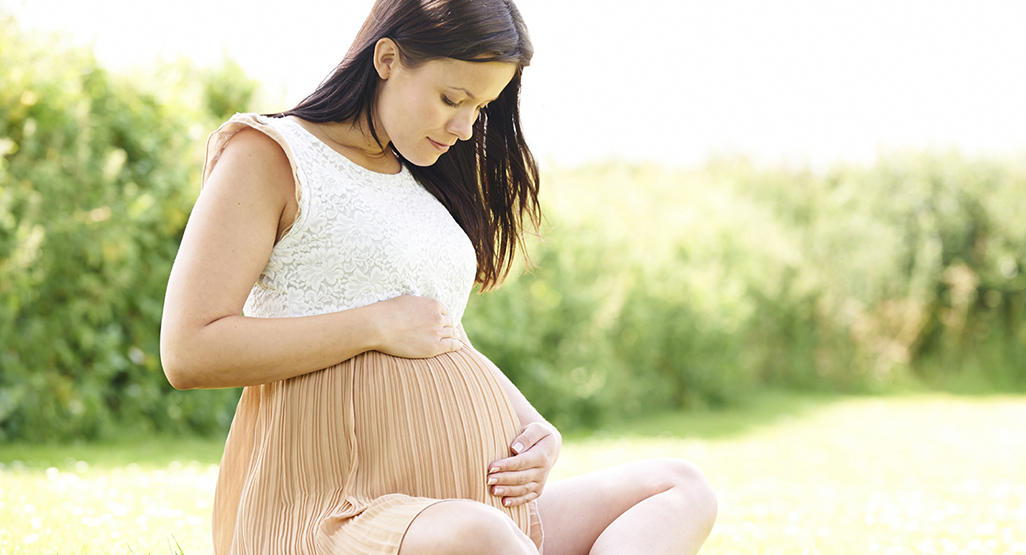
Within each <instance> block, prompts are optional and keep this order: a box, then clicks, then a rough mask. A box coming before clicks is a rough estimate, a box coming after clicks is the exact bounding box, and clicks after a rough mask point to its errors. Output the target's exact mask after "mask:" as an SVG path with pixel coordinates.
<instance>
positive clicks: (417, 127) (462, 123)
mask: <svg viewBox="0 0 1026 555" xmlns="http://www.w3.org/2000/svg"><path fill="white" fill-rule="evenodd" d="M384 40H387V39H384ZM375 58H376V60H375V61H376V62H377V61H378V58H377V56H376V57H375ZM387 61H388V60H387V59H386V62H387ZM375 65H376V66H377V68H378V75H379V76H380V77H381V79H382V81H381V82H380V83H379V86H378V97H377V102H376V104H375V105H376V112H377V114H376V116H377V122H378V123H377V125H378V126H379V128H378V133H379V134H381V135H383V136H382V137H381V138H382V140H385V139H387V140H390V141H391V142H392V144H393V145H395V148H396V150H398V151H399V152H400V153H401V154H402V155H403V157H404V158H406V159H407V160H409V161H410V162H411V163H413V164H416V165H418V166H430V165H432V164H434V163H435V162H436V161H438V157H439V156H441V155H442V154H444V153H445V152H446V151H447V150H448V149H449V147H450V146H452V145H453V144H455V143H456V141H457V140H463V141H466V140H468V139H470V137H471V134H472V132H473V128H474V122H475V121H477V116H478V113H479V112H480V110H481V108H482V107H484V106H485V105H486V104H488V103H489V102H491V101H492V100H494V99H495V98H496V97H498V96H499V93H501V92H502V90H503V89H505V88H506V85H507V84H509V82H510V80H511V79H513V74H514V73H515V71H516V64H512V63H506V62H465V61H462V60H455V59H452V58H441V59H435V60H429V61H427V62H424V63H423V64H421V65H420V66H418V67H416V68H409V67H404V66H403V65H402V64H401V63H399V61H398V58H397V57H393V58H392V59H391V63H388V64H386V65H385V66H384V69H383V68H382V64H378V63H376V64H375ZM382 132H383V133H382Z"/></svg>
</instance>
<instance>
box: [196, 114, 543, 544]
mask: <svg viewBox="0 0 1026 555" xmlns="http://www.w3.org/2000/svg"><path fill="white" fill-rule="evenodd" d="M246 127H253V128H255V129H258V130H260V131H262V132H263V133H265V134H267V135H268V136H270V137H271V138H273V139H274V140H275V141H277V142H278V144H280V145H281V146H282V148H283V149H284V151H285V153H286V155H287V157H288V159H289V162H290V163H291V164H292V170H293V176H294V177H295V180H296V184H297V190H296V195H297V201H298V203H299V214H298V216H297V218H296V221H295V224H294V225H293V226H292V228H291V229H290V230H289V231H288V232H287V233H286V234H285V235H284V236H283V237H282V238H281V240H280V241H279V242H278V243H277V244H276V245H275V246H274V248H273V250H272V252H271V255H270V259H269V261H268V263H267V266H266V268H265V269H264V271H263V272H262V273H261V275H260V277H259V279H258V281H257V283H256V284H255V285H254V286H253V289H252V291H251V292H250V295H249V297H248V299H247V300H246V304H245V308H244V311H243V313H244V314H245V315H246V316H252V317H263V318H268V317H292V316H306V315H312V314H323V313H328V312H334V311H340V310H346V309H349V308H355V307H358V306H363V305H367V304H371V303H375V302H378V301H382V300H385V299H389V298H392V297H396V296H399V295H403V294H413V295H423V296H429V297H432V298H435V299H437V300H438V301H439V302H441V303H443V304H444V305H445V306H446V307H447V308H448V310H449V314H450V315H451V316H452V317H453V318H454V321H456V322H459V321H460V319H461V318H462V315H463V311H464V308H465V307H466V302H467V299H468V298H469V295H470V292H471V288H472V286H473V282H474V276H475V273H476V257H475V254H474V249H473V245H472V244H471V242H470V239H469V238H468V237H467V235H466V234H465V233H464V232H463V230H462V228H461V227H460V226H459V225H458V224H457V223H456V221H455V220H453V218H452V217H451V215H450V214H449V212H448V211H447V210H446V209H445V207H444V206H442V204H441V203H440V202H438V200H437V199H436V198H435V197H434V196H433V195H431V194H430V193H429V192H428V191H427V190H425V189H424V188H423V187H421V186H420V185H419V184H418V183H417V181H416V180H414V178H413V176H412V174H411V173H410V172H409V170H408V169H407V168H405V167H404V168H403V169H402V171H401V172H400V173H398V174H395V175H389V174H382V173H377V172H373V171H370V170H368V169H365V168H363V167H361V166H359V165H357V164H355V163H353V162H352V161H350V160H349V159H347V158H346V157H344V156H342V155H341V154H340V153H338V152H337V151H335V150H333V149H332V148H330V147H329V146H328V145H326V144H324V143H323V142H321V141H320V140H319V139H317V138H315V137H314V136H313V135H311V134H310V133H309V132H308V131H307V130H306V129H304V128H303V127H301V126H300V125H299V124H298V123H296V122H295V121H293V120H292V119H291V118H270V117H264V116H260V115H257V114H235V115H234V116H233V117H232V118H231V119H229V120H228V121H227V122H225V123H224V124H223V125H222V126H221V127H219V128H218V129H217V130H216V131H215V132H214V133H212V134H211V135H210V138H209V140H208V143H207V158H206V165H205V167H204V170H203V179H204V181H205V180H206V178H207V176H209V174H210V172H211V170H212V169H213V167H214V165H215V164H217V161H218V159H219V157H220V155H221V153H222V152H223V150H224V148H225V146H226V144H227V143H228V141H229V139H230V138H231V137H232V136H233V135H234V134H235V133H237V132H238V131H240V130H241V129H244V128H246ZM496 371H498V370H497V369H496V368H495V367H494V365H493V364H492V363H491V362H490V361H489V360H488V359H487V358H486V357H485V356H484V355H482V354H481V353H479V352H477V351H476V350H475V349H474V348H473V347H472V346H470V345H466V346H465V347H464V348H462V349H461V350H458V351H455V352H453V353H448V354H443V355H439V356H437V357H433V358H428V359H406V358H401V357H395V356H390V355H386V354H383V353H381V352H378V351H370V352H366V353H363V354H361V355H358V356H356V357H354V358H352V359H349V360H345V361H341V362H339V363H338V364H336V365H334V366H330V367H328V368H324V369H322V370H319V371H316V372H312V373H309V374H305V375H302V376H298V377H294V378H291V379H287V380H282V381H277V382H272V383H268V384H263V385H259V386H249V387H246V388H245V389H244V390H243V392H242V398H241V399H240V400H239V405H238V408H237V409H236V412H235V418H234V420H233V421H232V425H231V430H230V432H229V434H228V439H227V441H226V442H225V449H224V456H223V458H222V460H221V466H220V471H219V475H218V480H217V489H216V491H215V496H214V509H213V539H214V551H215V552H216V553H218V554H229V553H231V554H236V553H251V554H271V553H289V554H292V553H319V554H320V553H323V554H328V553H332V554H335V553H396V552H398V550H399V546H400V544H401V542H402V539H403V535H404V534H405V532H406V530H407V528H408V527H409V525H410V523H411V522H412V521H413V519H414V518H416V517H417V515H418V514H419V513H420V512H421V511H423V510H424V509H425V508H427V507H429V506H431V505H433V504H435V503H439V502H442V501H444V500H446V499H471V500H475V501H479V502H481V503H486V504H488V505H491V506H493V507H496V508H498V509H499V510H501V511H503V512H504V513H505V514H506V515H508V516H509V518H510V519H512V522H513V523H515V525H516V526H518V527H519V528H520V529H521V530H523V531H524V532H525V533H526V534H527V535H528V536H529V537H530V538H531V539H532V540H533V541H534V543H535V544H536V545H537V546H538V547H539V549H540V548H541V542H542V530H541V523H540V520H539V519H538V510H537V502H535V501H532V502H531V503H528V504H526V505H520V506H517V507H512V508H507V507H503V506H502V503H501V498H500V497H496V496H493V495H491V493H490V492H489V490H488V486H487V483H486V476H487V469H488V464H489V463H491V462H492V461H495V460H498V459H501V458H505V457H508V456H510V455H511V452H510V447H509V445H510V443H511V442H512V440H513V438H514V437H515V436H516V435H517V434H518V433H519V432H520V429H521V427H520V422H519V421H518V418H517V415H516V413H515V412H514V408H513V405H512V403H511V402H510V400H509V398H508V397H507V396H506V395H505V393H504V392H503V390H502V389H501V387H500V385H499V382H498V381H497V379H496V376H495V374H494V373H493V372H496Z"/></svg>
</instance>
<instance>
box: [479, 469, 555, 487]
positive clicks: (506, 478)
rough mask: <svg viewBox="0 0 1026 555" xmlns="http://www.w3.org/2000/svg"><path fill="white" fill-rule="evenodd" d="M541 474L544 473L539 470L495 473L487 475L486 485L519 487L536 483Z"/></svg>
mask: <svg viewBox="0 0 1026 555" xmlns="http://www.w3.org/2000/svg"><path fill="white" fill-rule="evenodd" d="M543 474H544V471H543V470H542V469H541V468H529V469H527V470H513V471H508V472H495V473H493V474H489V475H488V485H490V486H495V485H499V486H519V485H523V484H528V483H531V482H538V481H539V480H540V478H541V477H542V475H543Z"/></svg>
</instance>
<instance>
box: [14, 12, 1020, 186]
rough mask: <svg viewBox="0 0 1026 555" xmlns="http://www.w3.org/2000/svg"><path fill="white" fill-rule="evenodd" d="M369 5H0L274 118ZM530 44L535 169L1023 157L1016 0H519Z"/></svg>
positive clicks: (527, 112) (341, 48)
mask: <svg viewBox="0 0 1026 555" xmlns="http://www.w3.org/2000/svg"><path fill="white" fill-rule="evenodd" d="M371 4H372V1H371V0H349V1H335V2H324V1H322V0H288V1H287V2H268V1H266V0H246V1H242V0H229V1H216V0H178V1H175V2H170V1H164V2H151V1H147V0H90V1H88V2H82V1H72V0H63V1H60V0H31V1H29V0H0V9H5V10H6V11H8V12H9V13H13V14H14V15H15V17H16V18H17V19H18V21H19V22H20V23H21V25H23V26H24V27H27V28H39V29H64V30H68V31H70V32H71V33H72V34H73V36H74V37H76V40H77V41H80V42H83V43H91V44H93V45H94V48H95V52H96V54H97V56H98V57H99V58H100V59H101V60H103V61H104V62H106V63H107V64H109V65H110V66H112V67H115V68H117V67H125V66H130V65H133V64H143V63H145V62H146V61H148V60H152V59H154V58H156V57H158V56H159V57H164V58H174V57H177V56H179V55H186V56H189V57H191V58H193V59H195V60H196V61H198V62H200V63H215V62H217V61H218V60H219V59H220V57H221V55H222V53H225V54H227V55H229V56H231V57H233V58H235V59H236V60H237V61H239V63H240V64H242V66H243V67H244V68H245V69H246V70H247V72H248V73H249V74H250V75H252V76H253V77H255V78H258V79H260V80H261V81H262V82H263V83H264V84H265V86H266V87H268V90H269V91H271V95H270V96H271V97H272V98H274V97H280V98H284V99H285V100H286V104H287V105H286V106H277V105H275V106H261V107H258V109H259V110H260V111H275V110H279V109H283V108H287V107H290V106H291V105H293V104H295V103H296V102H297V101H299V100H300V99H301V98H302V97H304V96H305V95H306V94H308V93H309V92H311V91H312V90H313V89H314V87H315V86H316V85H317V84H318V83H319V82H320V80H321V79H322V78H323V77H325V76H326V75H327V74H328V72H329V71H330V70H331V69H332V68H333V67H334V66H335V64H336V63H337V62H338V61H339V60H340V59H341V57H342V56H343V55H344V54H345V51H346V50H347V49H348V46H349V43H350V41H351V40H352V38H353V36H354V35H355V34H356V31H357V29H358V28H359V26H360V24H361V23H362V22H363V19H364V18H365V17H366V15H367V13H368V12H369V9H370V6H371ZM517 5H518V6H519V7H520V9H521V11H522V13H523V15H524V18H525V19H526V21H527V24H528V27H529V29H530V31H531V37H532V40H533V42H534V44H535V50H536V54H535V59H534V62H533V63H532V65H531V67H530V68H528V69H527V70H526V72H525V74H524V90H523V98H522V111H523V120H524V132H525V135H526V137H527V139H528V141H529V143H530V144H531V146H532V149H533V150H534V151H535V153H536V154H537V155H538V156H539V158H540V159H542V160H543V161H548V162H556V163H560V164H565V165H570V164H576V163H580V162H583V161H587V160H591V159H602V158H607V157H610V156H615V157H619V158H622V159H627V160H646V159H651V160H657V161H659V162H662V163H665V164H671V165H692V164H698V163H700V162H701V161H703V160H704V159H706V158H707V157H708V156H709V155H712V154H726V153H742V154H747V155H749V156H750V157H752V158H754V159H755V160H756V161H758V162H760V163H788V164H795V165H804V164H808V165H811V166H812V167H814V168H817V167H824V166H826V165H829V164H831V163H833V162H835V161H840V160H843V161H851V162H860V163H868V162H872V160H873V159H874V157H875V156H876V155H877V153H878V152H882V151H891V150H895V149H926V148H934V149H945V148H951V147H955V148H959V149H960V150H962V151H963V152H965V153H967V154H984V155H1026V101H1024V99H1026V32H1024V31H1023V29H1026V2H1024V1H1021V0H960V1H945V0H776V1H774V2H766V1H764V0H706V1H701V2H699V1H691V0H664V1H657V0H630V1H623V0H619V1H611V0H518V2H517Z"/></svg>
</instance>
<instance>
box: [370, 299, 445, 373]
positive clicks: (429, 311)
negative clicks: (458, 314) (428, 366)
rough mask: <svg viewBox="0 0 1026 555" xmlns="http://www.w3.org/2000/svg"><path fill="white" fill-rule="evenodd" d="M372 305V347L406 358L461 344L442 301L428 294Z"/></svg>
mask: <svg viewBox="0 0 1026 555" xmlns="http://www.w3.org/2000/svg"><path fill="white" fill-rule="evenodd" d="M370 306H372V307H374V310H375V312H374V315H375V316H374V320H375V329H376V330H377V332H376V335H377V337H378V340H377V341H376V342H375V346H374V350H377V351H381V352H383V353H386V354H390V355H394V356H399V357H405V358H429V357H433V356H437V355H440V354H442V353H450V352H452V351H456V350H459V349H461V348H463V342H462V341H461V340H460V334H459V332H458V331H457V330H456V326H455V324H454V322H453V321H452V318H451V317H450V316H449V311H448V310H447V309H446V308H445V305H443V304H442V303H440V302H438V301H436V300H435V299H432V298H431V297H421V296H417V295H401V296H399V297H393V298H391V299H388V300H386V301H381V302H378V303H374V304H373V305H370Z"/></svg>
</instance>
